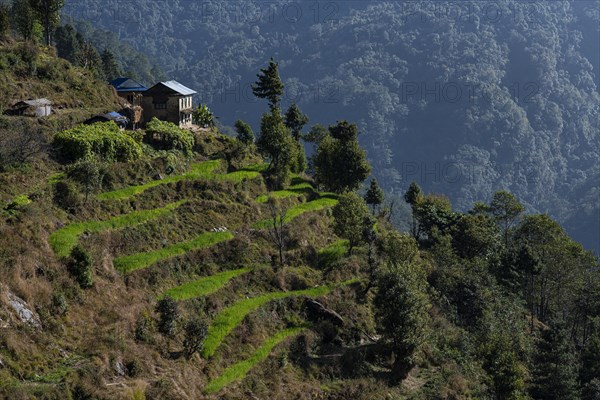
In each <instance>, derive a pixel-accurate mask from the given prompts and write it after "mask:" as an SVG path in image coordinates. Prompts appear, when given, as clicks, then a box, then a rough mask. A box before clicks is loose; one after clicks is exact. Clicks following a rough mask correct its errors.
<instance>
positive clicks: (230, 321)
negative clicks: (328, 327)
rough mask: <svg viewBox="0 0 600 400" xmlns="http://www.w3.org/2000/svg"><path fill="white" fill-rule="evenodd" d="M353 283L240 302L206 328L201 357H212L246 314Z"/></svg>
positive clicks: (221, 313)
mask: <svg viewBox="0 0 600 400" xmlns="http://www.w3.org/2000/svg"><path fill="white" fill-rule="evenodd" d="M354 282H356V280H350V281H346V282H343V283H341V284H339V285H335V284H333V285H323V286H319V287H316V288H311V289H304V290H295V291H290V292H271V293H267V294H264V295H262V296H258V297H253V298H250V299H243V300H240V301H238V302H237V303H234V304H233V305H231V306H229V307H227V308H225V309H223V310H222V311H221V312H220V313H219V314H217V316H216V317H215V319H214V320H213V322H212V324H211V325H210V327H209V328H208V335H207V336H206V339H205V341H204V348H203V349H202V357H204V358H209V357H212V356H213V355H214V354H215V351H216V350H217V348H218V347H219V346H220V345H221V343H222V342H223V340H224V339H225V337H227V335H228V334H229V333H231V331H232V330H233V329H235V327H236V326H238V325H239V324H240V323H241V322H242V321H243V320H244V318H245V317H246V316H247V315H248V314H250V313H251V312H252V311H255V310H257V309H258V308H260V307H261V306H263V305H264V304H266V303H268V302H270V301H273V300H277V299H284V298H286V297H298V296H307V297H319V296H323V295H326V294H328V293H329V292H331V291H332V290H333V289H334V288H336V287H337V286H344V285H349V284H351V283H354Z"/></svg>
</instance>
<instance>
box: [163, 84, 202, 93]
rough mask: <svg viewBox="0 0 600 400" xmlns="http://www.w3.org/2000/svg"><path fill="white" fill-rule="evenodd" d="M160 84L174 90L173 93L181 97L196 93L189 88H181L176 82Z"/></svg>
mask: <svg viewBox="0 0 600 400" xmlns="http://www.w3.org/2000/svg"><path fill="white" fill-rule="evenodd" d="M160 84H163V85H165V86H166V87H168V88H169V89H171V90H174V91H175V92H177V93H179V94H181V95H183V96H191V95H193V94H196V92H195V91H194V90H192V89H190V88H189V87H186V86H183V85H182V84H181V83H179V82H177V81H167V82H161V83H160Z"/></svg>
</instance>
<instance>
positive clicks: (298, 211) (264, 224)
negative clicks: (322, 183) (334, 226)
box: [252, 193, 338, 229]
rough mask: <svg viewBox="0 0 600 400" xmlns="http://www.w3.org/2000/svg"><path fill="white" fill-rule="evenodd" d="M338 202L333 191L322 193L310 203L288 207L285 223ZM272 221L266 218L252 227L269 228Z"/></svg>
mask: <svg viewBox="0 0 600 400" xmlns="http://www.w3.org/2000/svg"><path fill="white" fill-rule="evenodd" d="M337 203H338V199H337V196H336V195H334V194H331V193H324V194H322V195H321V197H320V198H318V199H316V200H313V201H309V202H308V203H301V204H298V205H296V206H294V207H291V208H290V209H288V210H287V213H286V214H285V223H286V224H287V223H289V222H290V221H291V220H293V219H294V218H296V217H298V216H300V215H302V214H304V213H307V212H313V211H320V210H323V209H325V208H330V207H333V206H335V205H336V204H337ZM272 223H273V220H272V219H265V220H262V221H259V222H257V223H255V224H254V225H252V227H253V228H255V229H265V228H269V227H270V226H271V225H272Z"/></svg>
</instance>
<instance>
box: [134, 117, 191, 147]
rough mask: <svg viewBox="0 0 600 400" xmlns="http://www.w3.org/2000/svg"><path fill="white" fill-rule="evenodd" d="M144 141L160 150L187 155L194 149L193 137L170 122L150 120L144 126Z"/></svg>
mask: <svg viewBox="0 0 600 400" xmlns="http://www.w3.org/2000/svg"><path fill="white" fill-rule="evenodd" d="M146 133H147V135H146V139H147V140H148V141H150V143H151V144H153V145H154V146H156V147H158V148H159V149H160V150H179V151H181V152H182V153H184V154H186V155H189V154H191V153H192V148H193V147H194V135H192V133H191V132H189V131H186V130H185V129H181V128H179V127H178V126H177V125H175V124H172V123H170V122H165V121H160V120H158V119H157V118H152V120H151V121H150V122H148V125H146Z"/></svg>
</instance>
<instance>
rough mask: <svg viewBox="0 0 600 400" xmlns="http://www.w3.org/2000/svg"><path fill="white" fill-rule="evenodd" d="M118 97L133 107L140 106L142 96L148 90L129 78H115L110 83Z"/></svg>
mask: <svg viewBox="0 0 600 400" xmlns="http://www.w3.org/2000/svg"><path fill="white" fill-rule="evenodd" d="M110 84H111V85H112V86H113V87H114V88H115V90H116V91H117V95H119V97H122V98H124V99H125V100H127V101H128V102H129V104H131V105H133V106H140V105H141V101H142V96H143V94H144V92H145V91H146V90H148V88H147V87H146V86H144V85H142V84H141V83H139V82H137V81H135V80H133V79H131V78H126V77H122V78H117V79H114V80H113V81H111V82H110Z"/></svg>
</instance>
